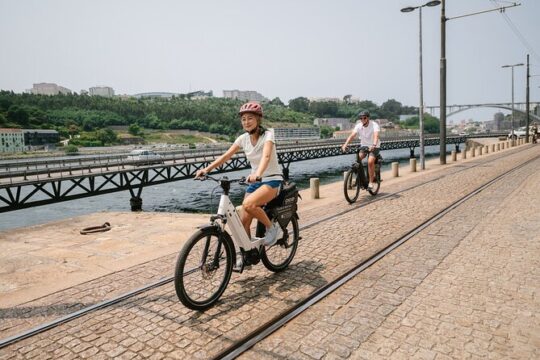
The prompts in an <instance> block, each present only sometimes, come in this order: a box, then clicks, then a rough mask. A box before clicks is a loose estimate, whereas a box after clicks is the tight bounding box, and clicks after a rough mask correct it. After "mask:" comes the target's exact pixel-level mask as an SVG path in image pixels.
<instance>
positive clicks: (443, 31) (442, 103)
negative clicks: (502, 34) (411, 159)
mask: <svg viewBox="0 0 540 360" xmlns="http://www.w3.org/2000/svg"><path fill="white" fill-rule="evenodd" d="M516 6H521V4H518V3H513V4H511V5H507V6H501V7H499V8H496V9H489V10H484V11H477V12H474V13H471V14H465V15H459V16H454V17H450V18H447V17H446V12H445V0H441V74H440V77H441V78H440V104H439V106H440V109H441V113H440V128H441V132H440V136H441V139H440V143H441V150H440V152H441V153H440V163H441V165H444V164H446V22H447V21H448V20H454V19H459V18H464V17H467V16H473V15H478V14H484V13H488V12H492V11H499V12H504V11H505V10H506V9H509V8H512V7H516Z"/></svg>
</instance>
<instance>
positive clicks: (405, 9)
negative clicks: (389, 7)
mask: <svg viewBox="0 0 540 360" xmlns="http://www.w3.org/2000/svg"><path fill="white" fill-rule="evenodd" d="M415 9H416V8H415V7H413V6H407V7H406V8H403V9H401V12H403V13H408V12H411V11H414V10H415Z"/></svg>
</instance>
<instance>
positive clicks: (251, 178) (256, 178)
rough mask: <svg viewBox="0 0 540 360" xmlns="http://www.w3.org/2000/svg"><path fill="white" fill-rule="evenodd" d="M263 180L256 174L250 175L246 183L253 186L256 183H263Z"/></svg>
mask: <svg viewBox="0 0 540 360" xmlns="http://www.w3.org/2000/svg"><path fill="white" fill-rule="evenodd" d="M261 180H262V178H261V177H260V176H257V175H255V174H249V176H248V177H247V178H246V182H247V183H249V184H251V183H254V182H259V181H261Z"/></svg>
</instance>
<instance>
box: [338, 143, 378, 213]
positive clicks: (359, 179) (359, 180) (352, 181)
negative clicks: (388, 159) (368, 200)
mask: <svg viewBox="0 0 540 360" xmlns="http://www.w3.org/2000/svg"><path fill="white" fill-rule="evenodd" d="M360 151H363V152H365V153H366V154H367V156H366V157H369V153H370V151H369V148H368V147H365V146H362V147H361V148H360ZM381 163H382V156H381V155H380V154H379V155H377V157H376V158H375V186H373V187H369V174H368V169H367V166H366V167H364V164H363V163H362V161H360V157H359V156H358V154H357V155H356V162H354V163H353V164H352V165H351V167H350V169H349V170H347V173H346V174H345V180H344V182H343V194H344V195H345V200H347V201H348V202H349V203H350V204H352V203H354V202H355V201H356V199H358V195H359V194H360V189H364V190H367V191H368V192H369V193H370V194H371V195H377V193H378V192H379V188H380V187H381ZM364 169H365V170H364Z"/></svg>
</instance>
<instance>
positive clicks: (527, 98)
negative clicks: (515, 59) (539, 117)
mask: <svg viewBox="0 0 540 360" xmlns="http://www.w3.org/2000/svg"><path fill="white" fill-rule="evenodd" d="M530 77H531V76H530V75H529V54H527V90H526V93H525V112H526V113H527V129H526V130H525V142H526V143H528V142H529V124H530V121H531V120H530V119H531V115H530V114H529V112H530V104H529V78H530Z"/></svg>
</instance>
